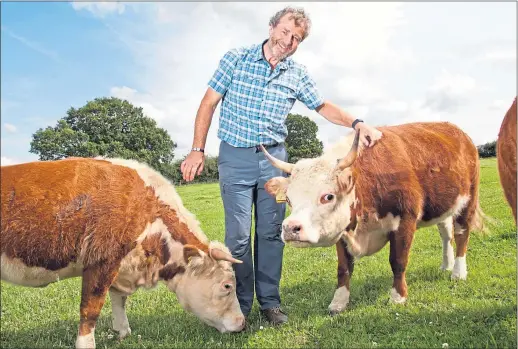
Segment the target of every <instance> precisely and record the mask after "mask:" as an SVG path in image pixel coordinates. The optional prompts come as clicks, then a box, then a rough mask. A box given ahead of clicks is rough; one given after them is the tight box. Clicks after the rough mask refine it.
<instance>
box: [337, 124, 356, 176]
mask: <svg viewBox="0 0 518 349" xmlns="http://www.w3.org/2000/svg"><path fill="white" fill-rule="evenodd" d="M359 141H360V130H358V131H356V136H354V141H353V145H352V147H351V150H349V153H347V155H346V156H345V157H344V158H343V159H340V160H339V161H338V164H337V165H336V166H337V168H338V169H339V170H343V169H345V168H347V167H349V166H351V165H352V164H353V162H354V160H356V157H357V156H358V143H359Z"/></svg>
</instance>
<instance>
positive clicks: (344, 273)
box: [328, 239, 354, 315]
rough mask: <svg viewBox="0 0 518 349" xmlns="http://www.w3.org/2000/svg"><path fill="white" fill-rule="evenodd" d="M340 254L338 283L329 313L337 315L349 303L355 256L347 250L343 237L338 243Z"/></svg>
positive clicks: (337, 247) (338, 253) (338, 252)
mask: <svg viewBox="0 0 518 349" xmlns="http://www.w3.org/2000/svg"><path fill="white" fill-rule="evenodd" d="M336 254H337V255H338V285H337V287H336V290H335V295H334V297H333V300H332V301H331V303H330V304H329V307H328V309H329V313H330V314H331V315H336V314H339V313H341V312H342V311H344V310H345V308H346V307H347V304H348V303H349V294H350V292H349V289H350V288H349V281H350V280H351V275H352V273H353V269H354V257H353V256H351V254H350V253H349V251H348V250H347V244H346V242H345V241H344V240H343V239H340V240H338V242H337V243H336Z"/></svg>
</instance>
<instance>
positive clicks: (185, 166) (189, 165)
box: [180, 151, 205, 182]
mask: <svg viewBox="0 0 518 349" xmlns="http://www.w3.org/2000/svg"><path fill="white" fill-rule="evenodd" d="M204 164H205V155H204V154H203V153H202V152H199V151H191V152H190V153H189V155H187V157H186V158H185V160H184V161H183V162H182V165H181V166H180V170H181V171H182V174H183V179H184V180H185V181H187V182H190V181H192V180H193V179H194V177H196V176H199V175H200V174H201V172H202V171H203V165H204Z"/></svg>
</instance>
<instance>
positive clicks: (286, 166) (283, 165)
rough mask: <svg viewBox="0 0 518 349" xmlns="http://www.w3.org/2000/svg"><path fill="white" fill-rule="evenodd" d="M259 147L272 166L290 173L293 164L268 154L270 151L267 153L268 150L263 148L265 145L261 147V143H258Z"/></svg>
mask: <svg viewBox="0 0 518 349" xmlns="http://www.w3.org/2000/svg"><path fill="white" fill-rule="evenodd" d="M260 147H261V150H262V151H263V153H264V155H265V156H266V157H267V158H268V160H270V162H271V163H272V165H273V166H275V167H277V168H278V169H279V170H282V171H284V172H286V173H291V170H293V164H290V163H289V162H284V161H282V160H279V159H277V158H274V157H273V156H271V155H270V153H268V151H267V150H266V149H265V147H263V145H262V144H261V145H260Z"/></svg>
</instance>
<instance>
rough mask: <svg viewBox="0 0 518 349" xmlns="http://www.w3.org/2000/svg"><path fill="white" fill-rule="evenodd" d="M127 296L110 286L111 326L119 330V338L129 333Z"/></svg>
mask: <svg viewBox="0 0 518 349" xmlns="http://www.w3.org/2000/svg"><path fill="white" fill-rule="evenodd" d="M127 298H128V297H127V296H125V295H123V294H121V293H120V292H118V291H117V290H115V289H113V288H110V300H111V302H112V326H113V329H114V330H115V331H117V332H119V339H123V338H124V337H126V336H128V335H130V334H131V328H130V326H129V321H128V316H127V315H126V299H127Z"/></svg>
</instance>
